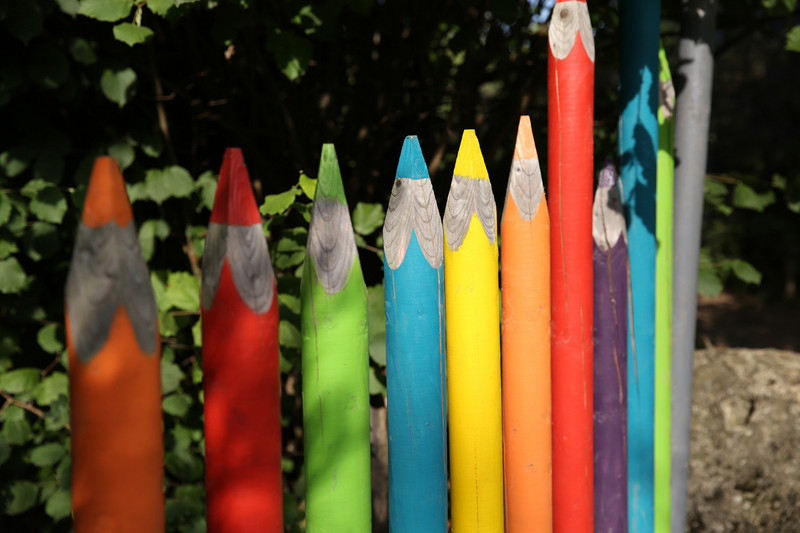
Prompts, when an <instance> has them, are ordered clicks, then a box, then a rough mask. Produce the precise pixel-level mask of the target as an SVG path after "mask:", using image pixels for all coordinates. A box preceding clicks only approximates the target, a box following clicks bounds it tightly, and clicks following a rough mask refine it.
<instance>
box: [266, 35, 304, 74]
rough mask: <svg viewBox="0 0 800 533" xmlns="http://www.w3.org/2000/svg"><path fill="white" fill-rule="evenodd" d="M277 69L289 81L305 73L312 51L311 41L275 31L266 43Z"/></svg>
mask: <svg viewBox="0 0 800 533" xmlns="http://www.w3.org/2000/svg"><path fill="white" fill-rule="evenodd" d="M267 47H268V48H269V49H270V51H271V52H272V54H273V56H274V58H275V62H276V63H277V64H278V68H279V69H280V70H281V72H283V74H284V75H285V76H286V77H287V78H289V80H290V81H297V80H299V79H300V77H301V76H303V74H305V73H306V68H307V67H308V62H309V60H310V59H311V53H312V51H313V49H312V46H311V41H309V40H308V39H306V38H305V37H301V36H299V35H296V34H294V33H291V32H288V31H280V30H278V29H276V30H275V33H274V34H272V35H271V36H270V38H269V39H268V41H267Z"/></svg>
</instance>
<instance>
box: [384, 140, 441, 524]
mask: <svg viewBox="0 0 800 533" xmlns="http://www.w3.org/2000/svg"><path fill="white" fill-rule="evenodd" d="M397 177H398V178H411V179H429V178H428V171H427V167H426V165H425V160H424V159H423V157H422V152H421V151H420V148H419V143H418V141H417V139H416V137H409V138H406V141H405V143H404V144H403V151H402V153H401V156H400V164H399V165H398V169H397ZM436 217H437V220H434V221H433V223H438V224H441V222H440V220H439V219H438V211H437V212H436ZM439 235H441V233H439ZM443 265H444V263H440V265H439V268H434V267H432V266H431V265H430V264H429V263H428V261H427V259H426V258H425V256H424V255H423V254H422V251H421V250H420V246H419V242H418V241H417V235H416V232H414V233H412V235H411V240H410V242H409V244H408V250H407V251H406V254H405V257H404V259H403V261H402V263H401V264H400V266H399V267H398V268H397V269H395V270H393V269H392V268H390V267H389V265H388V264H386V260H384V275H385V288H384V289H385V303H386V381H387V383H386V384H387V395H388V400H387V401H388V413H387V416H388V426H389V527H390V529H391V531H392V533H427V532H435V533H446V531H447V432H446V431H447V430H446V420H447V388H446V383H447V379H446V378H447V376H446V373H445V370H446V365H445V358H444V346H445V337H444V331H445V322H444V270H443Z"/></svg>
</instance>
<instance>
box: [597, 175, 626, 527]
mask: <svg viewBox="0 0 800 533" xmlns="http://www.w3.org/2000/svg"><path fill="white" fill-rule="evenodd" d="M592 234H593V240H594V243H593V252H592V257H593V262H594V521H595V531H602V532H607V531H613V532H615V533H625V532H626V531H628V467H627V463H628V461H627V432H628V427H627V411H628V405H627V396H628V394H627V387H628V382H627V366H626V365H627V342H628V243H627V242H626V237H625V219H624V217H623V214H622V205H621V203H620V194H619V189H618V185H617V180H616V172H615V171H614V167H613V165H611V164H608V165H606V167H605V168H604V169H603V171H602V172H601V173H600V180H599V183H598V186H597V191H596V193H595V197H594V206H593V208H592Z"/></svg>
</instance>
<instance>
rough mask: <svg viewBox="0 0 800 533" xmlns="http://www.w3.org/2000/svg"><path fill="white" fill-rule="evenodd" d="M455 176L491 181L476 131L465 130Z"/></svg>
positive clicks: (454, 172)
mask: <svg viewBox="0 0 800 533" xmlns="http://www.w3.org/2000/svg"><path fill="white" fill-rule="evenodd" d="M453 174H454V175H456V176H464V177H467V178H473V179H483V180H488V179H489V172H488V171H487V170H486V163H485V162H484V161H483V154H482V153H481V146H480V144H479V143H478V137H477V135H475V130H464V133H463V135H462V136H461V146H459V148H458V155H457V156H456V166H455V168H454V169H453Z"/></svg>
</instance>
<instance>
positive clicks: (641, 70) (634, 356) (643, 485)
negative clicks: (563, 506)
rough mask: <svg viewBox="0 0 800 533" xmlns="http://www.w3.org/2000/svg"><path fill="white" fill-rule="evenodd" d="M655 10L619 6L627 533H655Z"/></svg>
mask: <svg viewBox="0 0 800 533" xmlns="http://www.w3.org/2000/svg"><path fill="white" fill-rule="evenodd" d="M659 7H660V2H659V1H658V0H653V1H652V2H623V3H622V4H621V5H620V32H621V38H620V99H621V102H622V115H621V117H620V122H619V152H620V154H621V158H620V159H621V161H623V164H622V169H621V176H620V177H621V180H622V185H623V187H622V189H623V192H624V194H625V201H624V210H625V218H626V219H627V222H628V239H629V241H628V243H629V249H630V251H631V253H630V265H631V267H630V269H631V302H632V309H633V312H632V314H631V317H632V319H633V320H632V324H633V327H632V328H631V329H630V330H629V331H628V338H629V340H628V352H629V353H630V357H628V523H629V524H628V525H629V528H630V531H631V532H632V533H639V532H648V533H650V532H652V531H653V527H654V526H653V518H654V514H653V504H654V501H653V474H654V470H653V461H654V451H653V443H654V442H653V437H654V431H655V427H654V414H655V411H654V409H655V407H654V399H655V396H654V388H655V290H656V289H655V287H656V285H655V280H656V278H655V273H656V152H657V150H658V120H657V119H656V110H657V107H658V70H659V69H658V35H659V33H658V31H659V13H660V11H659Z"/></svg>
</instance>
